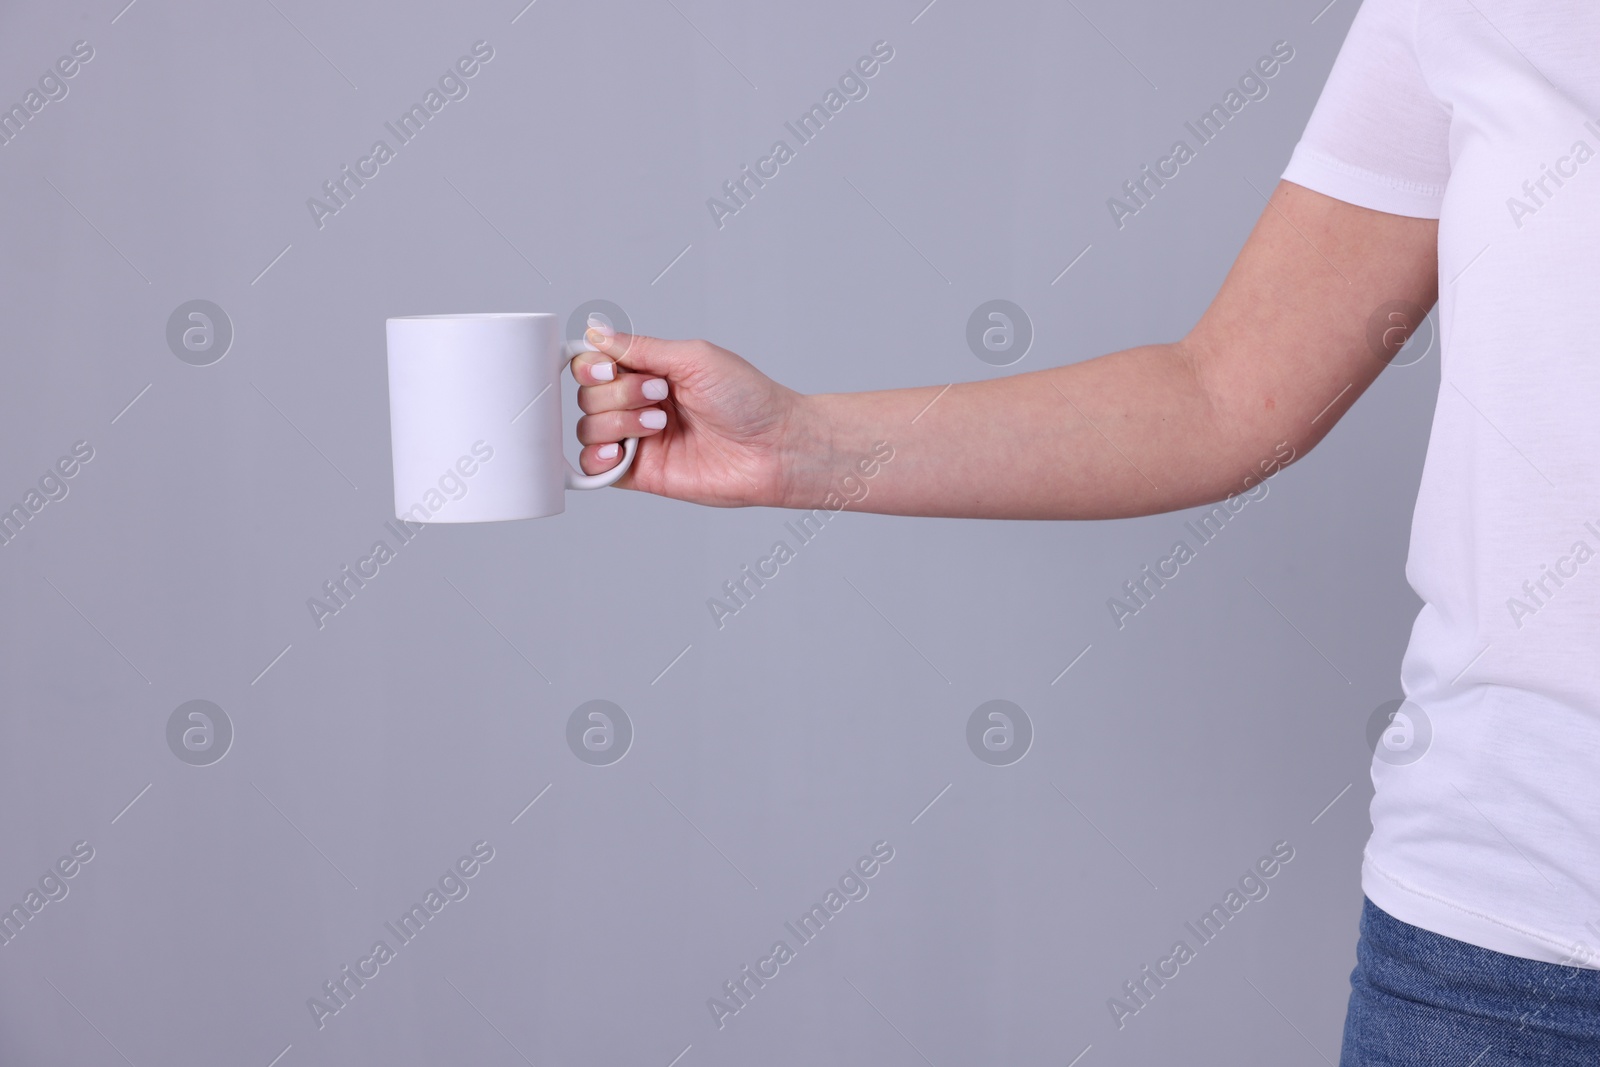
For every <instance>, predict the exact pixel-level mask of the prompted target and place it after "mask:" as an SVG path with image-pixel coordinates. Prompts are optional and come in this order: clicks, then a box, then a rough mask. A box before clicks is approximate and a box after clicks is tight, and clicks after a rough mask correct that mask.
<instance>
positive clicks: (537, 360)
mask: <svg viewBox="0 0 1600 1067" xmlns="http://www.w3.org/2000/svg"><path fill="white" fill-rule="evenodd" d="M387 327H388V341H389V432H390V440H391V442H392V444H393V447H394V509H395V514H396V515H397V516H399V517H400V518H402V519H409V520H411V521H412V522H498V521H501V520H504V519H537V518H542V517H544V516H546V515H559V514H561V512H563V511H565V510H566V506H567V501H566V491H567V490H568V489H601V488H604V487H605V486H608V485H610V484H612V483H613V482H615V481H616V480H617V479H618V478H620V477H622V475H623V474H624V473H626V472H627V470H628V468H629V466H631V465H632V464H633V456H634V453H635V452H636V451H638V448H639V440H638V438H635V437H630V438H628V439H627V440H626V441H625V442H624V444H623V454H622V462H620V463H618V464H617V465H616V466H615V467H613V468H612V469H611V470H608V471H606V472H605V473H604V474H587V475H586V474H581V473H579V472H578V470H577V469H576V468H574V467H573V466H572V463H571V461H570V460H568V459H567V458H566V453H565V452H564V451H563V449H562V441H561V437H562V434H561V385H560V383H561V374H562V372H563V371H564V370H565V369H566V365H567V361H568V360H569V359H571V357H572V356H573V355H574V354H575V353H576V352H577V351H592V350H591V349H589V348H588V346H587V345H582V344H576V345H568V344H567V343H565V342H563V340H562V338H561V333H560V327H559V325H558V323H557V320H556V316H554V315H552V314H547V313H544V312H527V313H524V312H511V313H504V314H482V315H406V316H401V317H398V318H391V319H389V320H388V323H387Z"/></svg>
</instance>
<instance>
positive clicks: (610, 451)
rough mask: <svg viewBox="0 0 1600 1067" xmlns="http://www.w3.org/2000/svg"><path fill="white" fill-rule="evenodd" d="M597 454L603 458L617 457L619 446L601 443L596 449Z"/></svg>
mask: <svg viewBox="0 0 1600 1067" xmlns="http://www.w3.org/2000/svg"><path fill="white" fill-rule="evenodd" d="M595 455H596V456H598V457H599V458H601V459H616V458H617V446H616V445H601V446H600V447H599V448H598V449H597V450H596V451H595Z"/></svg>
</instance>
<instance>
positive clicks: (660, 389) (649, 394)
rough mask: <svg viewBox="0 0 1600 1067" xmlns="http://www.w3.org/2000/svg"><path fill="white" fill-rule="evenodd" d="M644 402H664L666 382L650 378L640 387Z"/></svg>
mask: <svg viewBox="0 0 1600 1067" xmlns="http://www.w3.org/2000/svg"><path fill="white" fill-rule="evenodd" d="M642 391H643V392H644V398H645V399H646V400H665V399H666V398H667V380H666V379H665V378H651V379H650V380H649V381H647V382H645V383H644V385H643V386H642Z"/></svg>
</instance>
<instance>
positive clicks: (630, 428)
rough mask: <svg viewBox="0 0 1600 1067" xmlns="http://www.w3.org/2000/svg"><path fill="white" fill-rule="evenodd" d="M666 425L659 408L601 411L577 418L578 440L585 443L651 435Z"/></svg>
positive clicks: (663, 412)
mask: <svg viewBox="0 0 1600 1067" xmlns="http://www.w3.org/2000/svg"><path fill="white" fill-rule="evenodd" d="M666 425H667V413H666V412H665V411H663V410H662V409H661V408H644V409H643V410H640V411H603V412H601V413H599V414H597V415H585V416H584V417H583V418H581V419H579V420H578V440H579V442H581V443H582V444H585V445H604V444H610V443H612V442H613V441H620V440H622V439H623V438H624V437H651V436H653V435H655V434H658V433H660V432H661V431H662V430H663V429H665V428H666Z"/></svg>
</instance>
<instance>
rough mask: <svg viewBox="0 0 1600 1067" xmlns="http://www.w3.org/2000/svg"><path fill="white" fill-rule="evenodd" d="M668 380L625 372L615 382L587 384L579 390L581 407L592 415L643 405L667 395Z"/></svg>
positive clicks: (658, 401) (655, 402)
mask: <svg viewBox="0 0 1600 1067" xmlns="http://www.w3.org/2000/svg"><path fill="white" fill-rule="evenodd" d="M668 391H669V390H668V387H667V380H666V379H665V378H652V377H651V376H650V375H648V374H624V375H623V376H622V377H620V378H618V379H617V380H616V381H613V382H605V383H603V384H601V385H586V386H583V387H581V388H580V389H579V390H578V409H579V410H580V411H583V412H584V413H585V414H588V415H593V414H596V413H598V412H601V411H617V410H620V409H625V408H643V407H649V406H650V405H652V404H659V403H660V402H661V401H663V400H665V399H666V398H667V393H668Z"/></svg>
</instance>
